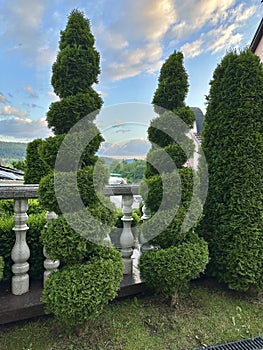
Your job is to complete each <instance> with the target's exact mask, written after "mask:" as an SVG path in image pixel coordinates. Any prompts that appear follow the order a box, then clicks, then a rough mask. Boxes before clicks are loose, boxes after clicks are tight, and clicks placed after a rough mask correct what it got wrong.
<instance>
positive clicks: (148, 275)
mask: <svg viewBox="0 0 263 350" xmlns="http://www.w3.org/2000/svg"><path fill="white" fill-rule="evenodd" d="M187 79H188V77H187V73H186V71H185V69H184V67H183V55H182V53H181V52H176V51H174V53H173V54H172V55H171V56H170V57H169V58H168V59H167V61H166V62H165V63H164V64H163V66H162V68H161V73H160V76H159V84H158V88H157V90H156V92H155V94H154V97H153V103H154V108H155V111H156V112H157V113H158V114H159V116H158V117H156V118H155V119H153V120H152V122H151V125H150V127H149V129H148V138H149V140H150V142H151V144H152V147H151V150H150V151H149V153H148V155H147V159H146V160H147V166H146V170H145V180H144V182H143V184H142V186H141V193H142V196H143V199H144V201H145V203H146V206H147V207H148V208H149V209H150V210H151V214H152V215H153V217H152V218H151V219H150V220H149V221H148V222H146V223H145V224H144V225H143V226H142V232H143V237H144V239H145V240H146V241H147V240H149V237H150V238H151V237H154V238H153V239H151V240H150V242H151V243H152V244H154V245H157V246H159V247H160V248H161V249H160V250H157V251H148V252H145V253H143V255H142V257H141V259H140V270H141V273H142V276H143V278H145V280H146V283H147V282H148V284H149V285H150V286H151V287H153V288H155V289H156V291H158V292H162V293H163V294H165V295H166V296H167V297H170V298H172V304H174V303H176V302H177V298H178V293H179V292H180V291H181V290H182V289H183V288H184V287H185V286H186V284H187V282H188V281H189V280H190V279H192V278H196V277H197V276H198V275H199V274H200V273H201V272H203V271H204V269H205V266H206V264H207V261H208V250H207V244H206V243H205V242H204V240H203V239H202V238H200V237H198V236H197V234H196V233H195V232H194V228H193V224H192V223H190V221H191V220H192V221H193V222H196V221H197V219H198V217H196V215H198V214H196V213H198V212H199V210H196V209H197V208H200V202H199V201H198V199H196V198H195V196H194V193H193V192H194V187H195V186H194V183H196V178H195V177H196V172H195V171H194V170H193V169H192V168H187V167H184V166H183V165H184V164H185V162H186V161H187V159H189V158H190V157H191V156H192V155H193V151H194V144H193V141H192V140H191V139H190V138H188V137H187V135H186V134H187V132H189V128H191V127H192V126H193V122H194V120H195V116H194V113H193V112H192V111H191V109H190V108H189V107H187V106H186V105H185V102H184V99H185V97H186V94H187V91H188V81H187ZM193 201H195V203H194V206H193V208H192V209H191V211H190V213H189V212H188V211H189V209H190V204H193ZM190 216H192V218H191V217H190ZM187 221H188V225H186V226H185V223H186V222H187ZM160 226H162V227H163V228H162V231H161V232H158V229H159V227H160ZM186 227H188V228H186ZM155 231H157V232H158V233H157V234H155V233H154V232H155ZM155 236H156V237H155Z"/></svg>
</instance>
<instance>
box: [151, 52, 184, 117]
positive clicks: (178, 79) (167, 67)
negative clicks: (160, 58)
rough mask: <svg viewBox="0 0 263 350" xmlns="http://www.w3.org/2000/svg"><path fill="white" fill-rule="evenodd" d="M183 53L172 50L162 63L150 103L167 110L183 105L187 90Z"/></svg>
mask: <svg viewBox="0 0 263 350" xmlns="http://www.w3.org/2000/svg"><path fill="white" fill-rule="evenodd" d="M183 59H184V57H183V54H182V53H181V52H176V51H174V53H173V54H171V55H170V56H169V58H168V59H167V60H166V62H165V63H164V64H163V66H162V68H161V72H160V76H159V79H158V87H157V89H156V91H155V93H154V97H153V101H152V103H153V104H154V105H156V106H159V107H162V108H165V109H167V110H170V111H172V110H174V109H175V108H180V107H184V106H185V104H184V100H185V98H186V95H187V92H188V87H189V84H188V76H187V73H186V71H185V69H184V66H183Z"/></svg>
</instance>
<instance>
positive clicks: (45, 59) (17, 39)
mask: <svg viewBox="0 0 263 350" xmlns="http://www.w3.org/2000/svg"><path fill="white" fill-rule="evenodd" d="M46 8H47V4H46V3H45V2H43V1H35V0H23V1H21V0H9V1H5V3H4V4H3V5H2V7H1V14H0V23H1V24H0V40H1V42H2V43H3V45H4V47H5V48H6V53H7V54H9V55H14V54H15V55H18V54H19V53H22V54H23V55H24V57H26V58H25V60H24V63H26V64H29V65H38V66H41V67H42V66H49V65H50V60H51V59H52V58H53V57H54V56H55V51H54V50H52V49H51V48H50V39H51V35H50V32H49V30H48V29H44V15H45V10H46ZM56 35H57V33H56Z"/></svg>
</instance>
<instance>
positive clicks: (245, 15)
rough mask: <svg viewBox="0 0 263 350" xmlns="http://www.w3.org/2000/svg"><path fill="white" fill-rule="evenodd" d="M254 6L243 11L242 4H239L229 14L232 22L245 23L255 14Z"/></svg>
mask: <svg viewBox="0 0 263 350" xmlns="http://www.w3.org/2000/svg"><path fill="white" fill-rule="evenodd" d="M256 9H257V8H256V6H250V7H247V8H246V9H244V4H240V5H239V6H238V7H236V8H234V9H233V11H232V12H231V14H232V18H233V22H245V21H246V20H248V19H249V18H250V17H251V16H253V15H254V13H255V12H256Z"/></svg>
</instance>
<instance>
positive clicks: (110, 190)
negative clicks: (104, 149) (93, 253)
mask: <svg viewBox="0 0 263 350" xmlns="http://www.w3.org/2000/svg"><path fill="white" fill-rule="evenodd" d="M139 187H140V186H139V185H129V184H120V185H106V186H105V187H104V190H103V194H104V195H105V196H107V197H109V196H121V195H128V196H129V195H138V194H139ZM15 198H38V185H37V184H33V185H31V184H19V185H16V184H15V185H9V184H8V185H1V184H0V199H15Z"/></svg>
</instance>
